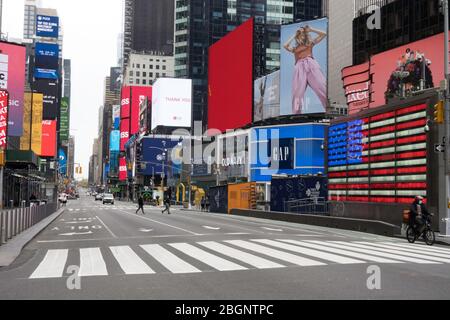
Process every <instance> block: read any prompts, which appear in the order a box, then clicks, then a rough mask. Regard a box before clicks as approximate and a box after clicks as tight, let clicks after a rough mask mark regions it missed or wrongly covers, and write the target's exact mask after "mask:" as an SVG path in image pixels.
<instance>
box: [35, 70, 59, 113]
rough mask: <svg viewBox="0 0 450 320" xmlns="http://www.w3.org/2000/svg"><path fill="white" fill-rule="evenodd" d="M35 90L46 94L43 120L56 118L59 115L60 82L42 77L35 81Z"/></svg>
mask: <svg viewBox="0 0 450 320" xmlns="http://www.w3.org/2000/svg"><path fill="white" fill-rule="evenodd" d="M34 90H35V91H36V92H39V93H42V94H43V95H44V111H43V116H42V119H43V120H55V119H56V118H57V117H58V83H57V82H56V81H51V80H46V79H40V80H36V81H35V82H34Z"/></svg>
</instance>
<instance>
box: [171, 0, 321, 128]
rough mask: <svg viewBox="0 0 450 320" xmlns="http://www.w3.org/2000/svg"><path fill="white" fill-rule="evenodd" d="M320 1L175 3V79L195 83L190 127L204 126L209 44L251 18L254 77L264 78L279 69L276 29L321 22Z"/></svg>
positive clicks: (187, 0)
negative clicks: (196, 123)
mask: <svg viewBox="0 0 450 320" xmlns="http://www.w3.org/2000/svg"><path fill="white" fill-rule="evenodd" d="M323 1H324V0H309V1H297V2H296V1H295V0H279V1H270V2H268V1H267V0H251V1H249V0H246V1H244V0H221V1H209V0H175V45H174V47H175V77H177V78H190V79H193V117H192V119H193V121H202V122H203V124H206V119H207V111H206V110H207V108H206V105H207V78H208V48H209V47H210V46H211V45H212V44H214V43H215V42H216V41H218V40H220V39H221V38H222V37H223V36H224V35H226V34H227V33H228V32H230V31H232V30H233V29H234V28H236V27H237V26H239V25H240V24H242V23H243V22H245V21H246V20H248V19H249V18H251V17H254V18H255V26H256V27H255V29H256V35H255V50H256V52H255V57H258V59H255V77H258V76H262V75H265V74H267V73H270V72H272V71H274V70H276V69H278V68H279V67H280V43H279V41H280V25H281V24H287V23H291V22H294V21H296V20H301V19H313V18H315V17H322V16H323V14H324V10H323V8H324V7H325V6H324V4H325V3H324V2H323ZM300 5H302V7H301V8H300ZM296 6H298V8H299V9H297V7H296ZM305 8H311V9H308V10H306V9H305ZM296 12H297V13H296Z"/></svg>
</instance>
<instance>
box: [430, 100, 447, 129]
mask: <svg viewBox="0 0 450 320" xmlns="http://www.w3.org/2000/svg"><path fill="white" fill-rule="evenodd" d="M444 112H445V106H444V101H442V100H440V101H439V102H438V103H436V104H435V105H434V112H433V120H434V122H435V123H438V124H442V123H444Z"/></svg>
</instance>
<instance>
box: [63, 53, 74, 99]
mask: <svg viewBox="0 0 450 320" xmlns="http://www.w3.org/2000/svg"><path fill="white" fill-rule="evenodd" d="M63 70H64V75H63V79H64V86H63V89H64V93H63V96H64V97H65V98H70V91H71V73H72V67H71V61H70V59H64V61H63Z"/></svg>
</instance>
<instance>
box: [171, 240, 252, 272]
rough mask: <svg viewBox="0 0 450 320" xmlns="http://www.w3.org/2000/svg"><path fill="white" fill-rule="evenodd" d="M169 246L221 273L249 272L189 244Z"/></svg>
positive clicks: (172, 244)
mask: <svg viewBox="0 0 450 320" xmlns="http://www.w3.org/2000/svg"><path fill="white" fill-rule="evenodd" d="M169 245H170V246H171V247H173V248H175V249H177V250H179V251H181V252H183V253H184V254H186V255H188V256H191V257H192V258H195V259H197V260H199V261H201V262H203V263H205V264H207V265H209V266H210V267H213V268H214V269H216V270H219V271H235V270H247V268H245V267H243V266H241V265H238V264H236V263H234V262H231V261H228V260H225V259H223V258H220V257H218V256H215V255H213V254H211V253H209V252H206V251H204V250H202V249H199V248H197V247H194V246H193V245H190V244H188V243H170V244H169Z"/></svg>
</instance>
